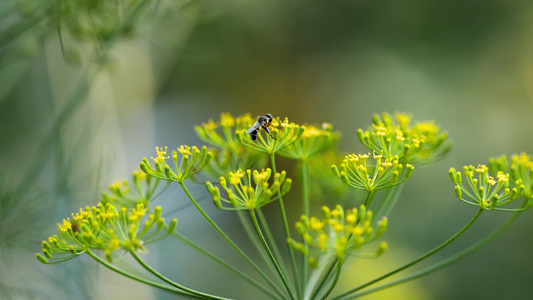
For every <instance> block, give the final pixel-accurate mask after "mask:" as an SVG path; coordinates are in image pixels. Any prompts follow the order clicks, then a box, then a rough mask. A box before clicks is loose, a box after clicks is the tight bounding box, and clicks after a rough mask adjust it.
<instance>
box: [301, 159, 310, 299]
mask: <svg viewBox="0 0 533 300" xmlns="http://www.w3.org/2000/svg"><path fill="white" fill-rule="evenodd" d="M301 162H302V189H303V190H302V195H303V214H304V215H305V216H309V206H310V202H311V201H310V200H311V196H310V194H311V193H310V186H309V161H308V160H307V159H302V160H301ZM304 248H307V242H306V241H305V240H304ZM308 256H309V255H308V254H307V253H305V254H303V255H302V282H301V285H300V288H301V294H302V295H303V294H304V291H305V286H306V284H307V276H308V274H307V272H308V264H307V260H308Z"/></svg>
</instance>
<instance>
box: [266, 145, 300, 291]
mask: <svg viewBox="0 0 533 300" xmlns="http://www.w3.org/2000/svg"><path fill="white" fill-rule="evenodd" d="M270 164H271V166H272V173H274V174H276V173H277V171H276V158H275V154H274V153H272V154H270ZM277 192H278V203H279V209H280V212H281V218H282V221H283V228H284V230H285V238H286V241H288V240H289V239H290V238H291V231H290V230H289V221H288V220H287V214H286V213H285V205H284V204H283V197H282V196H281V187H278V191H277ZM286 244H287V247H288V248H289V254H290V257H291V266H292V272H293V276H294V283H295V285H296V287H298V286H300V283H299V279H298V277H299V276H298V268H297V267H296V259H295V257H294V250H293V249H292V247H291V246H290V245H289V243H286ZM296 292H297V294H298V298H300V297H301V295H300V289H299V288H296Z"/></svg>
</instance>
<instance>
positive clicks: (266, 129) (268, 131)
mask: <svg viewBox="0 0 533 300" xmlns="http://www.w3.org/2000/svg"><path fill="white" fill-rule="evenodd" d="M263 128H264V129H265V131H266V132H267V133H268V135H269V136H270V137H271V138H273V139H275V140H277V139H276V138H274V137H273V136H272V134H270V130H268V128H266V127H263Z"/></svg>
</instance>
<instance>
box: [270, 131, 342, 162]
mask: <svg viewBox="0 0 533 300" xmlns="http://www.w3.org/2000/svg"><path fill="white" fill-rule="evenodd" d="M303 127H304V132H303V134H302V136H301V137H300V138H299V139H298V140H297V141H296V142H294V143H292V144H291V145H290V146H289V147H287V148H285V149H283V150H281V151H280V152H279V155H281V156H283V157H287V158H291V159H308V158H309V157H312V156H314V155H317V154H319V153H323V152H324V151H327V150H329V149H333V148H335V147H336V146H337V143H338V141H339V139H340V136H341V135H340V133H339V132H334V131H333V127H332V126H331V124H329V123H324V124H322V126H321V127H318V126H314V125H304V126H303Z"/></svg>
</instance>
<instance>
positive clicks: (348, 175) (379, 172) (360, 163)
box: [331, 154, 414, 192]
mask: <svg viewBox="0 0 533 300" xmlns="http://www.w3.org/2000/svg"><path fill="white" fill-rule="evenodd" d="M369 161H370V163H369ZM331 168H332V170H333V173H334V174H335V175H336V176H337V177H339V178H340V179H342V180H343V181H344V182H345V183H346V184H348V185H350V186H352V187H355V188H358V189H362V190H367V191H369V192H371V191H375V190H381V189H385V188H389V187H392V186H395V185H398V184H400V183H403V182H405V181H406V180H408V179H409V178H410V177H411V175H412V173H413V170H414V166H413V165H410V164H406V165H405V168H404V166H403V165H402V164H400V163H399V162H398V158H397V157H394V158H393V159H384V158H383V157H382V156H381V155H376V154H374V155H372V156H371V155H370V154H350V155H347V156H345V157H344V160H343V161H342V164H341V165H340V171H339V168H338V167H337V166H336V165H333V166H331Z"/></svg>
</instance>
